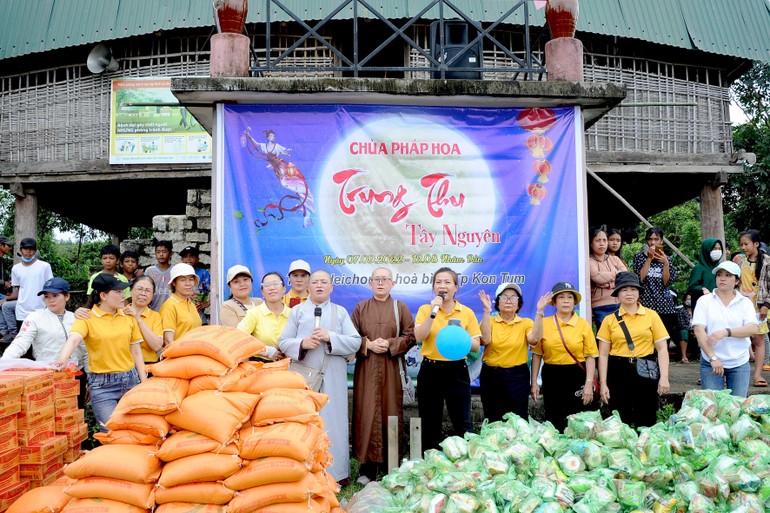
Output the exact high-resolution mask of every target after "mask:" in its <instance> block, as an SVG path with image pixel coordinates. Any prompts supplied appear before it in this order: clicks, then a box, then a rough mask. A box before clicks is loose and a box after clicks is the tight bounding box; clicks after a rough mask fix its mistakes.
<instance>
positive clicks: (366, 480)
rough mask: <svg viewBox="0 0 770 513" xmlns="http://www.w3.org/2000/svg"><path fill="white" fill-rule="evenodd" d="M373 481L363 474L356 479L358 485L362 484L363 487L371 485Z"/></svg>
mask: <svg viewBox="0 0 770 513" xmlns="http://www.w3.org/2000/svg"><path fill="white" fill-rule="evenodd" d="M371 481H372V480H371V479H369V478H368V477H366V476H365V475H363V474H362V475H361V476H359V477H358V479H356V483H358V484H362V485H366V484H368V483H370V482H371Z"/></svg>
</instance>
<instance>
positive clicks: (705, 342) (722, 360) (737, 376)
mask: <svg viewBox="0 0 770 513" xmlns="http://www.w3.org/2000/svg"><path fill="white" fill-rule="evenodd" d="M712 272H713V274H715V275H716V285H717V286H716V289H714V293H713V294H705V295H703V296H702V297H701V298H700V299H699V300H698V303H697V304H696V305H695V312H694V313H693V319H692V324H693V331H694V332H695V337H696V338H697V339H698V345H699V346H700V349H701V359H700V379H701V383H702V385H701V386H702V388H703V389H704V390H723V389H724V388H725V382H726V383H727V388H729V389H730V390H732V394H733V395H734V396H738V397H746V394H747V393H748V391H749V379H750V378H751V365H750V364H749V347H751V337H752V336H753V335H755V334H756V333H757V330H758V329H759V321H757V316H756V313H755V311H754V304H753V303H752V302H751V300H750V299H749V298H747V297H745V296H743V295H742V294H739V293H738V292H737V291H736V288H737V287H738V286H739V285H740V283H741V268H740V266H739V265H738V264H736V263H735V262H730V261H725V262H722V263H721V264H719V265H718V266H716V267H715V268H714V270H713V271H712Z"/></svg>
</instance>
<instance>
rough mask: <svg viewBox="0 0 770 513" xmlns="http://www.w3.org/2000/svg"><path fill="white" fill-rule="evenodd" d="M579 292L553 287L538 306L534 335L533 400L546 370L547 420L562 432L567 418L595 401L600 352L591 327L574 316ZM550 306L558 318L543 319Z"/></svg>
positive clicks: (568, 286) (563, 285)
mask: <svg viewBox="0 0 770 513" xmlns="http://www.w3.org/2000/svg"><path fill="white" fill-rule="evenodd" d="M581 299H582V298H581V295H580V292H578V291H577V290H576V289H575V287H574V286H573V285H572V284H570V283H567V282H560V283H557V284H556V285H554V286H553V289H552V290H551V292H549V293H548V294H546V295H544V296H543V297H541V298H540V300H539V301H538V303H537V313H536V315H535V325H534V328H533V329H532V333H533V335H534V336H536V337H537V338H535V340H536V341H537V344H536V345H535V347H533V348H532V397H533V398H534V399H535V401H537V400H538V399H539V398H540V387H539V386H538V384H537V376H538V373H539V372H540V364H541V362H545V365H544V366H543V395H544V396H545V397H544V399H545V404H544V406H545V419H546V420H547V421H549V422H551V424H553V425H554V427H556V429H558V430H559V431H564V428H565V427H567V417H568V416H569V415H571V414H573V413H577V412H579V411H583V410H585V409H586V407H587V406H588V405H590V404H591V402H593V400H594V375H595V370H596V357H597V356H598V355H599V350H598V349H597V347H596V339H595V338H594V333H593V331H592V330H591V325H590V324H589V323H588V321H586V320H585V319H583V318H582V317H580V316H578V315H577V314H576V313H575V305H577V304H578V303H580V300H581ZM548 303H550V304H552V305H553V306H555V307H556V314H554V315H552V316H549V317H546V318H543V310H544V309H545V306H546V305H547V304H548Z"/></svg>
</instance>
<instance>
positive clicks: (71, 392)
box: [53, 379, 80, 397]
mask: <svg viewBox="0 0 770 513" xmlns="http://www.w3.org/2000/svg"><path fill="white" fill-rule="evenodd" d="M53 388H54V393H55V395H56V397H77V396H78V395H80V382H79V381H78V380H76V379H73V380H72V381H58V382H54V384H53Z"/></svg>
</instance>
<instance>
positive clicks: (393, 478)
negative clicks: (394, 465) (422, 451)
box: [382, 472, 411, 492]
mask: <svg viewBox="0 0 770 513" xmlns="http://www.w3.org/2000/svg"><path fill="white" fill-rule="evenodd" d="M410 481H411V476H410V475H409V474H402V473H400V472H393V473H390V474H388V475H387V476H385V477H383V478H382V486H384V487H385V488H387V489H388V490H390V491H391V492H392V491H394V490H397V489H400V488H404V487H405V486H407V485H408V484H409V483H410Z"/></svg>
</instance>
